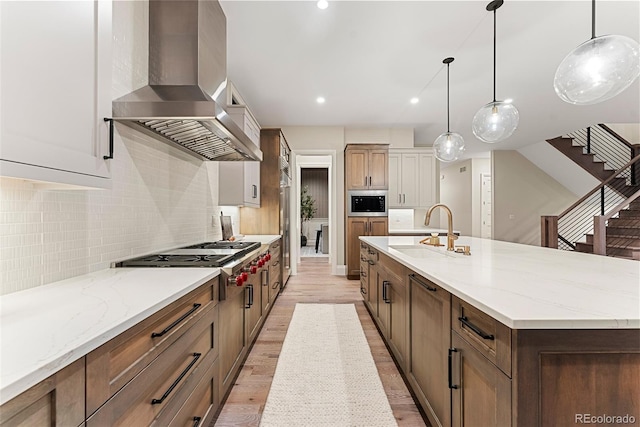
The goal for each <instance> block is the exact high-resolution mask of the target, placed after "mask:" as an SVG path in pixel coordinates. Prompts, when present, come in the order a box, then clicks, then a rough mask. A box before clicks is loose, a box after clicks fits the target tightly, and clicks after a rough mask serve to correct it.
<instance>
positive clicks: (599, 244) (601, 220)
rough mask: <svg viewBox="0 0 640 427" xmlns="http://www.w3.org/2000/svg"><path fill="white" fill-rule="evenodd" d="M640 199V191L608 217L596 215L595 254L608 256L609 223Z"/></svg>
mask: <svg viewBox="0 0 640 427" xmlns="http://www.w3.org/2000/svg"><path fill="white" fill-rule="evenodd" d="M638 198H640V190H638V191H636V192H635V193H634V194H633V195H632V196H631V197H629V198H628V199H626V200H624V201H623V202H622V203H619V204H618V206H616V207H615V208H613V209H611V211H610V212H609V213H608V214H606V215H596V216H594V217H593V253H594V254H598V255H606V254H607V221H609V220H610V219H611V218H613V216H614V215H618V214H619V213H620V211H621V210H622V209H624V208H626V207H627V206H629V204H630V203H631V202H633V201H634V200H636V199H638Z"/></svg>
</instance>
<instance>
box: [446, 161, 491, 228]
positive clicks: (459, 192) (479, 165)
mask: <svg viewBox="0 0 640 427" xmlns="http://www.w3.org/2000/svg"><path fill="white" fill-rule="evenodd" d="M483 173H484V174H489V173H491V160H490V159H485V158H473V159H466V160H462V161H459V162H456V163H455V164H450V165H446V164H443V165H441V166H440V175H439V178H438V179H439V184H440V202H441V203H444V204H445V205H447V206H448V207H449V208H450V209H451V211H452V213H453V226H454V228H455V229H456V230H458V231H460V233H461V234H462V235H465V236H474V237H480V234H481V221H482V217H481V198H480V197H481V190H482V185H481V175H482V174H483ZM446 227H447V216H446V215H445V214H444V213H442V212H440V228H446Z"/></svg>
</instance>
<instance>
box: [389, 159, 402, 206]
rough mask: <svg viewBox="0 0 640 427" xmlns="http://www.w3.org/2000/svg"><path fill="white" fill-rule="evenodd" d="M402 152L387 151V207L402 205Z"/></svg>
mask: <svg viewBox="0 0 640 427" xmlns="http://www.w3.org/2000/svg"><path fill="white" fill-rule="evenodd" d="M401 170H402V154H399V153H391V151H389V196H388V198H387V200H388V201H389V208H401V207H402V177H401V175H400V171H401Z"/></svg>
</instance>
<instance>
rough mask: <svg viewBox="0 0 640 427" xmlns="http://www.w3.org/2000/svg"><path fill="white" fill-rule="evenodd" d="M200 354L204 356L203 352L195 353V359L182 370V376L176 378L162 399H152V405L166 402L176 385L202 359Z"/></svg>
mask: <svg viewBox="0 0 640 427" xmlns="http://www.w3.org/2000/svg"><path fill="white" fill-rule="evenodd" d="M200 356H202V353H193V360H192V361H191V363H189V365H187V367H186V368H185V369H184V371H182V373H181V374H180V376H179V377H178V378H176V380H175V381H174V382H173V384H171V386H170V387H169V388H168V389H167V391H165V392H164V394H163V395H162V397H161V398H160V399H152V400H151V404H152V405H157V404H160V403H162V402H164V400H165V399H166V398H167V397H168V396H169V394H171V392H172V391H173V389H174V388H176V386H177V385H178V383H179V382H180V380H182V379H183V378H184V376H185V375H187V372H189V370H190V369H191V368H193V365H195V364H196V362H197V361H198V359H200Z"/></svg>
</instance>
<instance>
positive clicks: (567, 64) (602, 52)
mask: <svg viewBox="0 0 640 427" xmlns="http://www.w3.org/2000/svg"><path fill="white" fill-rule="evenodd" d="M639 50H640V49H639V47H638V42H636V41H635V40H633V39H631V38H629V37H625V36H615V35H610V36H601V37H596V38H593V39H591V40H588V41H586V42H584V43H582V44H581V45H580V46H578V47H577V48H575V49H574V50H573V51H572V52H571V53H569V55H567V57H566V58H564V60H563V61H562V62H561V63H560V65H559V66H558V69H557V70H556V75H555V78H554V81H553V86H554V88H555V90H556V93H557V94H558V96H559V97H560V99H562V100H563V101H565V102H568V103H570V104H578V105H589V104H596V103H598V102H602V101H606V100H607V99H610V98H613V97H614V96H616V95H618V94H619V93H620V92H622V91H623V90H625V89H626V88H628V87H629V86H630V85H631V84H632V83H633V82H634V80H635V79H636V78H638V75H640V53H639Z"/></svg>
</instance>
